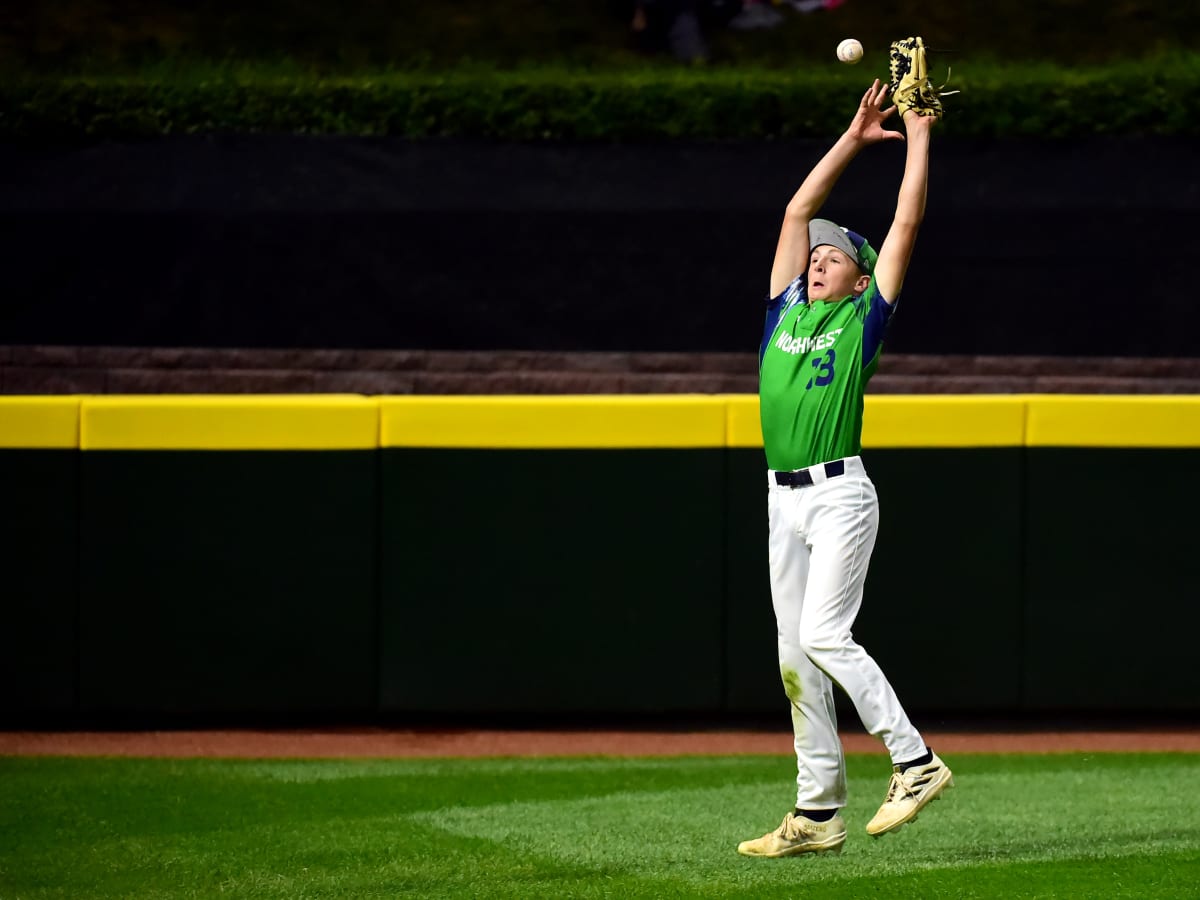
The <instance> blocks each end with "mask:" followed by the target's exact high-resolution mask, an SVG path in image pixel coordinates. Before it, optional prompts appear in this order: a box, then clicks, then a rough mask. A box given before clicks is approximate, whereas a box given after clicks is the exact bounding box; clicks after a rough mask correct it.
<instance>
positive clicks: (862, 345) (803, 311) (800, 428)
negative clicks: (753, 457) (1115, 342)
mask: <svg viewBox="0 0 1200 900" xmlns="http://www.w3.org/2000/svg"><path fill="white" fill-rule="evenodd" d="M806 280H807V276H806V275H801V276H799V277H798V278H797V279H796V280H795V281H793V282H792V283H791V284H790V285H789V286H788V289H787V290H786V291H784V292H783V293H782V294H781V295H780V296H779V297H777V298H775V299H774V300H772V301H771V302H770V304H769V305H768V307H767V323H766V327H765V329H764V333H763V341H762V344H761V346H760V348H759V412H760V415H761V417H762V434H763V447H764V448H765V450H766V454H767V465H768V467H770V468H772V469H776V470H780V471H788V470H791V469H803V468H807V467H808V466H812V465H816V464H817V463H823V462H829V461H830V460H834V459H841V458H842V457H846V456H856V455H857V454H858V453H860V452H861V451H862V417H863V392H864V391H865V390H866V387H867V382H868V381H869V380H870V378H871V376H872V375H873V374H875V369H876V368H877V367H878V365H879V357H880V353H881V350H882V342H883V330H884V326H885V325H886V324H887V322H888V319H889V318H890V316H891V313H892V307H891V305H890V304H888V303H887V302H886V301H885V300H884V299H883V298H882V297H880V296H879V292H878V291H877V290H876V289H875V281H874V279H872V281H871V285H870V287H868V288H867V290H866V292H865V293H863V295H862V296H861V297H853V296H851V297H846V298H845V299H843V300H840V301H837V302H835V303H827V302H822V301H817V302H814V303H811V304H810V303H809V301H808V292H807V283H806Z"/></svg>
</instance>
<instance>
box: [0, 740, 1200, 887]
mask: <svg viewBox="0 0 1200 900" xmlns="http://www.w3.org/2000/svg"><path fill="white" fill-rule="evenodd" d="M948 762H949V763H950V764H951V765H952V766H953V768H954V769H955V773H956V780H957V782H958V786H957V787H956V788H955V789H954V790H952V791H950V792H948V793H947V795H946V796H945V798H944V799H942V800H939V801H938V802H937V803H936V804H935V805H933V806H932V807H930V808H929V809H928V810H926V811H925V812H923V813H922V815H921V817H920V821H918V822H917V823H915V824H913V825H910V826H909V827H907V828H905V829H903V830H901V831H900V832H898V833H896V834H893V835H887V836H885V837H884V838H882V839H879V840H873V839H871V838H869V837H867V836H866V834H865V832H864V831H863V830H862V829H863V826H864V825H865V823H866V821H867V820H868V819H869V818H870V816H871V814H872V813H873V812H874V810H875V808H876V806H877V805H878V803H879V801H880V800H881V799H882V796H883V791H884V788H885V786H886V782H887V768H886V760H882V758H881V757H880V756H879V755H877V754H876V755H872V756H869V757H867V756H851V757H850V758H849V773H850V791H851V802H850V805H849V807H848V808H847V810H846V811H845V813H844V815H845V817H846V819H847V825H848V827H849V828H850V836H849V838H848V840H847V842H846V846H845V850H844V852H843V854H842V855H841V856H829V857H801V858H794V859H784V860H752V859H743V858H742V857H739V856H738V855H737V854H736V852H735V850H734V848H735V846H736V844H737V842H738V841H739V840H741V839H744V838H747V837H754V836H757V835H758V834H760V833H762V832H764V831H767V830H769V829H770V828H773V827H774V826H775V825H777V824H778V821H779V819H780V818H781V817H782V815H783V813H784V812H785V811H786V810H787V809H788V808H789V804H790V802H791V801H792V800H793V798H794V795H793V794H792V787H791V780H792V777H793V765H794V763H793V760H791V759H790V758H787V757H779V756H771V757H766V756H737V757H681V758H656V759H645V758H640V759H639V758H633V759H618V758H574V759H571V758H543V759H491V760H461V759H446V760H415V761H413V760H408V761H388V760H356V761H344V760H343V761H328V760H325V761H262V760H235V761H229V760H223V761H215V760H199V759H196V760H162V759H152V760H146V759H140V760H139V759H107V758H54V757H42V758H36V757H6V758H0V896H2V897H4V898H23V897H31V898H33V897H37V898H40V897H72V898H83V897H131V898H132V897H211V896H229V897H280V898H283V897H286V898H305V897H396V896H414V897H522V898H526V897H795V896H801V895H809V896H814V897H822V898H835V897H876V896H878V897H922V898H928V897H954V898H965V897H1064V898H1065V897H1071V898H1078V897H1106V898H1107V897H1138V898H1142V897H1161V898H1172V900H1178V898H1183V897H1196V896H1200V807H1198V805H1197V797H1200V755H1195V754H1137V755H1125V754H1062V755H1027V756H992V755H960V756H958V757H955V758H951V759H949V760H948Z"/></svg>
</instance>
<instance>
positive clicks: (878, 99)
mask: <svg viewBox="0 0 1200 900" xmlns="http://www.w3.org/2000/svg"><path fill="white" fill-rule="evenodd" d="M887 92H888V86H887V85H886V84H884V85H881V84H880V83H879V79H878V78H876V79H875V83H874V84H872V85H871V87H870V88H868V89H867V92H866V93H865V94H863V96H862V100H861V101H859V104H858V112H856V113H855V114H854V118H853V119H852V120H851V121H850V127H849V128H847V129H846V135H847V136H848V137H850V138H852V139H854V140H856V141H859V142H860V143H864V144H873V143H875V142H876V141H902V140H904V135H903V134H901V133H900V132H899V131H888V130H887V129H885V128H884V127H883V123H884V121H885V120H886V119H887V117H888V116H890V115H892V114H893V113H895V112H896V107H894V106H889V107H888V108H887V109H884V108H883V102H884V100H886V99H887Z"/></svg>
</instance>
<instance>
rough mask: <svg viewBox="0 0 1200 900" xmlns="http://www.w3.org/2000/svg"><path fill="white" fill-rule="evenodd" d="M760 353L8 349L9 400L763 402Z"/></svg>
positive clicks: (994, 363) (1086, 375)
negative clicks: (362, 397)
mask: <svg viewBox="0 0 1200 900" xmlns="http://www.w3.org/2000/svg"><path fill="white" fill-rule="evenodd" d="M870 390H871V392H873V393H881V394H882V393H890V394H909V393H912V394H923V393H1083V394H1089V393H1098V394H1104V393H1107V394H1196V393H1200V359H1194V358H1158V357H1155V358H1136V357H1078V356H1066V357H1057V356H1056V357H1047V356H954V355H943V356H936V355H923V354H890V355H889V354H885V355H884V357H883V360H882V362H881V364H880V367H879V371H878V373H877V374H876V376H875V378H874V379H873V380H872V381H871V385H870ZM756 391H757V359H756V357H755V354H753V353H708V352H706V353H603V352H588V353H568V352H546V353H539V352H533V351H491V352H483V351H472V352H452V351H430V350H304V349H294V350H263V349H253V350H252V349H206V348H161V347H156V348H144V347H143V348H139V347H70V346H0V393H4V394H143V393H155V394H159V393H162V394H172V393H361V394H512V393H516V394H576V393H578V394H599V393H754V392H756Z"/></svg>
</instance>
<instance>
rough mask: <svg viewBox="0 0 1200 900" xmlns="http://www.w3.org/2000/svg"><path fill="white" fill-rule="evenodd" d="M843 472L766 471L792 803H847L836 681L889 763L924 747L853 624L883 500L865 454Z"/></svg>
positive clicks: (809, 805) (907, 757)
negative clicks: (786, 475) (797, 475)
mask: <svg viewBox="0 0 1200 900" xmlns="http://www.w3.org/2000/svg"><path fill="white" fill-rule="evenodd" d="M843 462H844V466H845V474H843V475H839V476H835V477H832V478H831V477H827V476H826V474H825V467H824V465H823V464H822V465H816V466H812V467H811V468H810V469H809V470H808V472H809V474H810V476H811V478H812V481H813V483H812V484H811V485H807V486H803V487H794V488H793V487H781V486H780V485H778V484H777V483H776V481H775V473H774V472H768V473H767V478H768V483H769V490H768V492H767V511H768V518H769V523H770V539H769V546H770V563H771V598H772V603H773V605H774V607H775V620H776V623H777V624H778V627H779V670H780V674H781V675H782V677H783V685H784V691H785V692H786V693H787V696H788V699H789V700H790V701H791V705H792V727H793V730H794V732H795V736H796V768H797V776H796V806H797V807H798V808H801V809H840V808H842V807H844V806H845V805H846V761H845V757H844V754H843V750H842V743H841V741H840V740H839V738H838V733H837V715H836V713H835V711H834V705H833V685H834V684H837V685H838V686H840V687H841V688H842V689H843V690H844V691H845V692H846V693H847V694H848V695H849V697H850V699H851V701H852V702H853V703H854V708H855V710H856V711H857V713H858V716H859V718H860V719H862V723H863V725H864V727H865V728H866V729H867V731H868V732H870V733H871V734H873V735H875V736H876V737H878V738H880V739H882V741H883V743H884V746H885V747H886V748H887V750H888V753H889V754H890V755H891V758H892V762H893V763H900V762H907V761H908V760H911V759H915V758H917V757H919V756H921V755H922V754H923V753H925V743H924V741H923V740H922V739H921V735H920V733H919V732H918V731H917V729H916V728H914V727H913V725H912V723H911V722H910V721H909V719H908V716H907V715H906V714H905V712H904V709H903V707H901V705H900V700H899V698H898V697H897V696H896V692H895V691H894V690H893V689H892V686H891V685H890V684H889V683H888V680H887V678H886V677H885V676H884V674H883V671H882V670H881V669H880V668H879V666H878V664H877V663H876V662H875V660H873V659H872V658H871V657H870V656H868V655H867V652H866V650H864V649H863V648H862V647H861V646H859V645H858V644H857V643H855V641H854V638H853V636H852V635H851V632H850V629H851V627H852V626H853V624H854V619H855V617H856V616H857V615H858V610H859V607H860V606H861V605H862V598H863V583H864V582H865V580H866V577H867V564H868V562H869V561H870V558H871V551H872V549H874V546H875V534H876V532H877V531H878V529H879V500H878V497H877V495H876V493H875V485H874V484H873V483H872V482H871V479H870V478H869V477H867V472H866V469H864V468H863V464H862V459H861V457H858V456H850V457H847V458H846V459H845V460H844V461H843Z"/></svg>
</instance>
